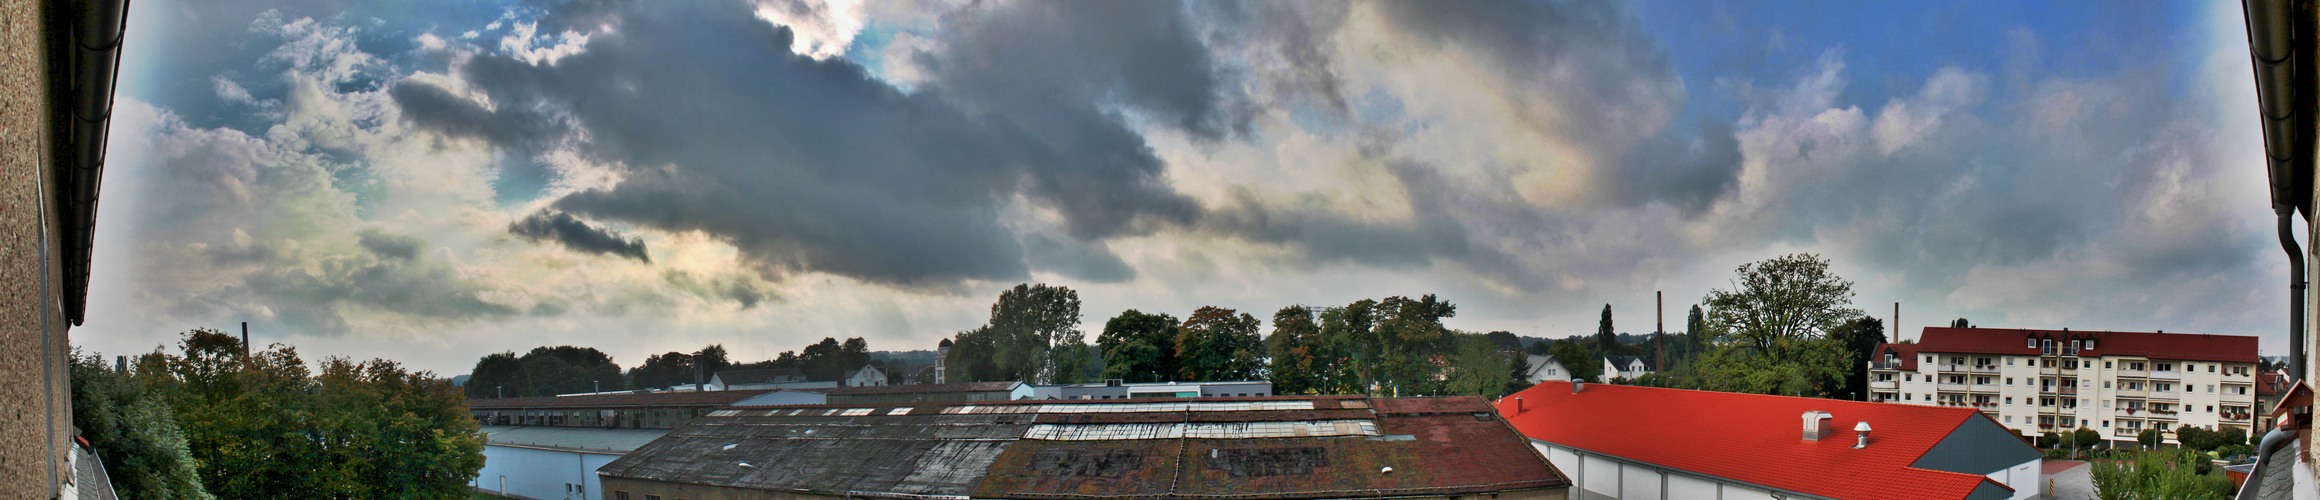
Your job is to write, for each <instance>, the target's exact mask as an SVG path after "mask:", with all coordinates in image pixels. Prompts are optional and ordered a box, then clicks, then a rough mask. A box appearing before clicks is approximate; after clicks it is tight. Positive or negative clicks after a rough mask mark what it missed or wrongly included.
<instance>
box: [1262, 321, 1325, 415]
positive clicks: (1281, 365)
mask: <svg viewBox="0 0 2320 500" xmlns="http://www.w3.org/2000/svg"><path fill="white" fill-rule="evenodd" d="M1320 350H1321V323H1319V322H1317V321H1315V320H1314V318H1313V309H1312V308H1309V307H1305V306H1289V307H1283V308H1281V310H1279V311H1274V312H1273V334H1272V335H1267V336H1265V355H1266V357H1267V358H1270V362H1271V364H1270V365H1269V366H1267V369H1266V372H1267V375H1268V376H1269V378H1270V380H1272V382H1273V393H1274V394H1312V393H1314V390H1315V389H1316V388H1318V387H1319V386H1320V385H1321V376H1322V373H1321V372H1322V371H1323V366H1324V365H1323V364H1321V363H1317V362H1316V360H1315V356H1317V355H1319V354H1320Z"/></svg>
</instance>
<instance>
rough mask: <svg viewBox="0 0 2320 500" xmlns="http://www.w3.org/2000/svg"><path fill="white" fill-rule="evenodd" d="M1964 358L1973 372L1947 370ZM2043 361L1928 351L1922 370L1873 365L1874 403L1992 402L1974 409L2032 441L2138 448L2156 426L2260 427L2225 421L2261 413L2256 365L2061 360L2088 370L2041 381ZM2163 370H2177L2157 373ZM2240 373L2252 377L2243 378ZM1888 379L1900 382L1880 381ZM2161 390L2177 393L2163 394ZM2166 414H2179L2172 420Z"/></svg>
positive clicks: (1919, 361) (2141, 359) (2122, 359)
mask: <svg viewBox="0 0 2320 500" xmlns="http://www.w3.org/2000/svg"><path fill="white" fill-rule="evenodd" d="M1959 358H1963V361H1964V363H1962V366H1966V367H1968V370H1967V371H1964V372H1945V371H1942V370H1943V368H1942V366H1943V365H1948V364H1952V363H1953V362H1954V361H1957V360H1958V359H1959ZM1985 358H1986V359H1989V360H1991V361H1992V362H1994V363H1995V364H1997V366H1998V368H1997V369H1996V370H1995V372H1994V373H1974V372H1972V371H1971V367H1973V366H1976V365H1977V363H1978V362H1979V361H1980V360H1982V359H1985ZM1928 359H1931V361H1928ZM2041 359H2044V358H2040V357H2037V356H2001V355H1992V354H1960V353H1939V352H1921V353H1918V354H1917V360H1916V361H1917V363H1916V364H1917V370H1915V371H1880V370H1876V369H1875V368H1874V367H1875V364H1874V363H1871V364H1870V367H1871V368H1870V371H1869V380H1870V391H1871V392H1872V393H1873V394H1874V397H1882V398H1886V399H1885V400H1886V401H1887V402H1896V403H1906V404H1916V405H1927V406H1934V405H1939V404H1941V403H1940V401H1942V400H1943V399H1942V398H1944V397H1947V396H1948V395H1952V394H1955V395H1958V396H1960V397H1961V399H1963V400H1964V401H1966V402H1968V403H1972V402H1975V401H1977V400H1978V399H1979V398H1981V397H1988V398H1990V399H1989V400H1990V401H1992V402H1995V403H1997V406H1995V407H1974V408H1975V409H1979V410H1985V411H1994V412H1995V413H1993V414H1991V417H1990V418H1993V419H1996V420H1998V423H1999V424H2002V425H2005V426H2006V427H2007V428H2009V429H2014V430H2016V431H2019V432H2021V433H2023V434H2026V435H2030V436H2037V435H2040V434H2042V433H2046V432H2064V431H2069V430H2072V429H2076V428H2078V427H2081V426H2083V427H2086V428H2088V429H2093V430H2095V431H2097V432H2101V433H2102V435H2103V438H2104V439H2109V440H2114V441H2133V440H2134V439H2135V432H2136V431H2139V430H2141V429H2149V428H2153V427H2163V428H2164V429H2163V430H2168V431H2172V430H2173V429H2175V427H2176V426H2180V425H2192V426H2196V427H2200V428H2204V429H2218V428H2220V427H2221V426H2224V425H2233V426H2239V427H2242V428H2253V427H2254V425H2253V424H2254V420H2252V419H2248V420H2225V419H2224V414H2225V413H2226V410H2227V409H2232V408H2243V407H2244V408H2251V409H2252V408H2253V407H2254V406H2255V396H2254V392H2255V385H2254V384H2255V376H2254V373H2255V371H2254V368H2253V366H2254V365H2250V364H2244V363H2217V362H2211V361H2182V360H2169V359H2165V358H2146V357H2141V356H2102V357H2084V358H2074V357H2061V358H2056V361H2058V362H2059V361H2061V360H2071V359H2075V360H2079V361H2080V362H2081V363H2084V364H2083V365H2082V366H2079V367H2078V368H2077V369H2076V370H2075V374H2071V375H2042V374H2041V373H2040V371H2041V368H2042V367H2041V366H2040V362H2041ZM2131 363H2142V364H2143V367H2144V370H2142V371H2129V370H2128V367H2129V366H2131V365H2130V364H2131ZM2162 365H2164V366H2167V367H2169V368H2173V370H2167V371H2162V370H2157V368H2159V367H2160V366H2162ZM2243 367H2244V368H2243ZM2241 369H2245V370H2246V371H2247V372H2248V373H2249V374H2248V375H2244V376H2242V375H2238V373H2239V370H2241ZM2062 373H2071V372H2062ZM1881 374H1882V375H1881ZM1881 376H1884V377H1891V378H1892V379H1893V380H1881ZM1949 377H1964V382H1965V383H1964V384H1962V385H1959V384H1951V383H1948V381H1947V380H1943V379H1945V378H1949ZM1981 377H1994V380H1993V382H1995V384H1993V385H1989V386H1984V385H1980V384H1975V382H1977V381H1978V379H1979V378H1981ZM2169 377H2173V378H2169ZM2046 379H2053V380H2054V381H2055V388H2056V389H2060V388H2061V387H2062V384H2061V381H2062V380H2066V379H2067V380H2074V381H2075V382H2076V384H2075V387H2074V389H2076V392H2077V394H2075V395H2065V394H2061V392H2060V391H2059V390H2056V391H2052V392H2047V391H2044V389H2045V387H2046V386H2045V384H2044V380H2046ZM2009 382H2011V383H2009ZM2137 384H2139V385H2140V387H2141V389H2140V392H2137V391H2136V390H2135V389H2131V387H2133V386H2135V385H2137ZM2161 387H2167V388H2169V389H2171V390H2167V391H2161V390H2159V388H2161ZM2211 388H2212V389H2211ZM1985 392H1986V393H1985ZM2241 392H2245V393H2246V394H2241ZM1874 397H1873V399H1874ZM2046 398H2054V399H2055V400H2056V404H2055V408H2054V409H2055V411H2054V412H2052V413H2047V412H2042V411H2041V410H2042V409H2043V408H2042V407H2041V405H2040V403H2043V402H2044V400H2045V399H2046ZM2063 399H2075V400H2076V401H2075V402H2074V403H2075V406H2074V407H2073V406H2072V405H2066V404H2064V403H2063V402H2062V401H2061V400H2063ZM2154 405H2165V407H2167V408H2170V409H2169V410H2162V411H2161V412H2160V413H2156V414H2154V413H2152V411H2151V409H2152V408H2154ZM2129 407H2133V408H2137V410H2136V411H2134V412H2131V413H2130V412H2127V411H2125V410H2126V409H2127V408H2129ZM2165 411H2174V412H2175V413H2173V414H2168V413H2164V412H2165ZM2249 413H2253V411H2252V410H2250V411H2249ZM2041 417H2046V418H2052V419H2053V422H2054V425H2053V426H2052V427H2040V426H2039V425H2040V423H2041V422H2042V420H2040V418H2041ZM2250 432H2251V433H2252V432H2253V431H2250ZM2166 442H2167V443H2170V444H2172V443H2175V440H2174V439H2172V438H2170V439H2168V440H2167V441H2166Z"/></svg>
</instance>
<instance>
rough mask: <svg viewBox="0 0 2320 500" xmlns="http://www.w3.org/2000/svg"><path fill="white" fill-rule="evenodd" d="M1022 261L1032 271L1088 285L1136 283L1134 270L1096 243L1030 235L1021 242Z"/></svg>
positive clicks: (1117, 256)
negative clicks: (1040, 270) (1033, 269)
mask: <svg viewBox="0 0 2320 500" xmlns="http://www.w3.org/2000/svg"><path fill="white" fill-rule="evenodd" d="M1023 251H1024V255H1023V258H1024V259H1025V260H1026V261H1028V263H1029V264H1030V265H1031V266H1032V267H1035V268H1039V269H1045V270H1051V271H1055V272H1057V273H1062V274H1063V275H1064V276H1069V277H1071V278H1072V279H1077V280H1082V281H1087V282H1091V283H1119V282H1124V281H1129V280H1133V279H1136V269H1135V268H1134V267H1130V266H1128V263H1127V261H1123V260H1120V256H1119V255H1115V254H1113V253H1112V252H1111V250H1110V249H1108V248H1105V247H1104V246H1103V245H1102V244H1100V243H1093V244H1091V243H1083V242H1080V241H1077V240H1073V239H1070V238H1054V237H1049V236H1048V235H1044V234H1036V233H1035V234H1030V235H1026V236H1024V238H1023Z"/></svg>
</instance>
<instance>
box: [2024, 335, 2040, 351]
mask: <svg viewBox="0 0 2320 500" xmlns="http://www.w3.org/2000/svg"><path fill="white" fill-rule="evenodd" d="M2029 340H2030V345H2028V346H2026V348H2028V349H2037V348H2038V339H2035V338H2033V339H2029Z"/></svg>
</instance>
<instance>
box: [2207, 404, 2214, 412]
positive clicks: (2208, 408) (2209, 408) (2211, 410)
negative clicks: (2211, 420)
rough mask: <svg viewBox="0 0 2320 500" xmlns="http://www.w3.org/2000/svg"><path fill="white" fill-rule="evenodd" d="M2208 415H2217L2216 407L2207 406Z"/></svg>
mask: <svg viewBox="0 0 2320 500" xmlns="http://www.w3.org/2000/svg"><path fill="white" fill-rule="evenodd" d="M2207 412H2208V413H2215V405H2207Z"/></svg>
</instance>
